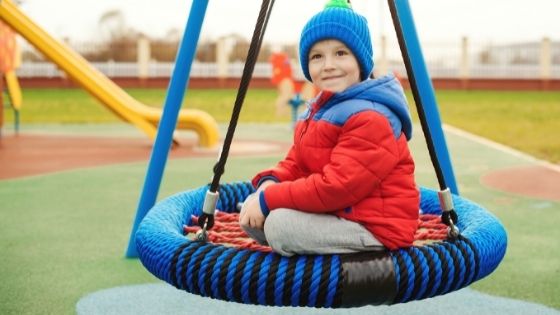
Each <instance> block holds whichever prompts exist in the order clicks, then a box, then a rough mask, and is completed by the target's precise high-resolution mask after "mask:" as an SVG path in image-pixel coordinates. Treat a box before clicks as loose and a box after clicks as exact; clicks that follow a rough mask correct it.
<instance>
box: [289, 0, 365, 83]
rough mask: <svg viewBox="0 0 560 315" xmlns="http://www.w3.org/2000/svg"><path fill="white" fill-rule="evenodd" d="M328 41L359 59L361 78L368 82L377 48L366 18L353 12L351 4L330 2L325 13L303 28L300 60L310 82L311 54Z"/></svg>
mask: <svg viewBox="0 0 560 315" xmlns="http://www.w3.org/2000/svg"><path fill="white" fill-rule="evenodd" d="M325 39H337V40H339V41H341V42H343V43H344V44H345V45H346V46H347V47H348V48H349V49H350V50H351V51H352V53H353V54H354V56H356V59H357V60H358V63H359V65H360V77H361V79H362V80H365V79H366V78H368V77H369V75H370V74H371V72H372V70H373V46H372V44H371V36H370V34H369V28H368V25H367V20H366V18H365V17H363V16H361V15H359V14H357V13H356V12H354V10H352V7H351V6H350V3H349V1H348V0H330V1H329V3H327V5H326V6H325V9H324V10H323V11H321V12H319V13H317V14H316V15H315V16H313V17H312V18H311V19H310V20H309V21H308V22H307V24H306V25H305V27H304V28H303V31H302V32H301V38H300V41H299V60H300V64H301V68H302V70H303V74H304V75H305V77H306V78H307V80H309V81H312V80H311V76H310V75H309V67H308V62H309V51H310V50H311V47H313V45H314V44H315V43H317V42H318V41H321V40H325Z"/></svg>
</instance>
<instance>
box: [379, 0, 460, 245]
mask: <svg viewBox="0 0 560 315" xmlns="http://www.w3.org/2000/svg"><path fill="white" fill-rule="evenodd" d="M388 3H389V9H390V11H391V15H392V17H393V23H394V26H395V31H396V33H397V38H398V41H399V46H400V48H401V53H402V57H403V61H404V64H405V67H406V72H407V73H408V75H409V77H410V80H409V82H410V87H411V89H412V95H413V97H414V102H415V104H416V108H417V111H418V117H419V119H420V124H421V126H422V131H423V132H424V138H425V139H426V145H427V147H428V152H429V154H430V160H431V161H432V165H433V167H434V171H435V173H436V176H437V179H438V183H439V187H440V191H439V192H438V197H439V202H440V205H441V209H442V215H441V221H442V222H443V223H445V224H446V225H447V226H448V227H449V233H448V234H449V236H450V237H452V238H457V237H458V236H459V229H458V228H457V226H456V224H457V223H458V220H459V218H458V216H457V213H456V212H455V210H454V206H453V199H452V196H451V191H450V190H449V187H448V186H447V183H446V182H445V177H444V175H443V170H442V167H441V163H440V161H439V158H438V156H437V154H436V149H435V144H434V141H433V136H432V133H431V131H430V126H429V124H428V120H427V118H426V112H425V110H424V105H423V102H422V98H421V97H420V93H419V90H418V85H417V84H416V80H415V73H414V69H413V67H412V61H411V59H410V55H409V54H408V49H407V47H406V42H405V38H404V32H403V29H402V27H401V25H400V24H399V23H398V20H399V19H398V16H397V15H398V13H397V8H396V3H395V0H388Z"/></svg>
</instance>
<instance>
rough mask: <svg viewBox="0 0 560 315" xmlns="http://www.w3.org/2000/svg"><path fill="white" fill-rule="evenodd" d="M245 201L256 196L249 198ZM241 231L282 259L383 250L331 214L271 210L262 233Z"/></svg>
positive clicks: (367, 235) (357, 227)
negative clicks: (286, 257)
mask: <svg viewBox="0 0 560 315" xmlns="http://www.w3.org/2000/svg"><path fill="white" fill-rule="evenodd" d="M249 198H256V196H253V195H251V196H249ZM241 211H243V210H241ZM241 227H242V228H243V230H244V231H245V232H246V233H247V234H248V235H249V236H250V237H251V238H253V239H254V240H256V241H257V242H258V243H260V244H262V245H268V246H270V247H272V249H273V250H274V251H275V252H277V253H278V254H280V255H283V256H292V255H294V254H300V255H302V254H303V255H304V254H316V255H322V254H347V253H356V252H361V251H375V250H384V249H385V247H384V246H383V245H382V244H381V243H380V242H379V241H378V240H377V239H376V238H375V237H374V236H373V235H372V234H371V233H370V232H369V231H368V230H367V229H366V228H365V227H364V226H362V225H361V224H359V223H356V222H352V221H348V220H345V219H342V218H339V217H337V216H334V215H331V214H316V213H308V212H303V211H298V210H293V209H274V210H273V211H270V214H269V215H268V217H267V218H266V221H265V222H264V230H261V229H256V228H251V227H249V226H241Z"/></svg>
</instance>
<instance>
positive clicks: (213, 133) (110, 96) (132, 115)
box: [0, 0, 219, 147]
mask: <svg viewBox="0 0 560 315" xmlns="http://www.w3.org/2000/svg"><path fill="white" fill-rule="evenodd" d="M0 20H2V21H4V22H5V23H6V24H7V25H9V26H10V27H11V28H13V29H14V30H15V31H16V32H18V33H19V34H20V35H21V36H22V37H24V38H25V39H26V40H27V41H28V42H29V43H31V44H32V45H33V46H35V48H37V50H39V51H40V52H42V53H43V54H44V55H45V56H46V57H47V58H48V59H50V60H51V61H52V62H54V63H55V64H56V65H57V66H58V67H59V68H60V69H62V70H63V71H65V72H66V73H67V74H68V76H69V77H70V78H72V79H73V80H74V81H75V82H76V83H78V84H79V85H80V86H82V87H83V88H84V89H85V90H86V91H88V92H89V93H90V94H91V95H92V96H94V97H95V98H97V99H98V100H99V101H100V102H101V103H102V104H103V105H105V106H106V107H107V108H108V109H109V110H111V111H112V112H113V113H114V114H115V115H117V116H118V117H119V118H121V119H122V120H124V121H126V122H130V123H132V124H134V125H135V126H136V127H137V128H139V129H140V130H142V131H143V132H144V133H146V134H147V135H148V136H149V137H150V138H152V139H153V138H155V136H156V130H157V127H158V124H160V119H161V116H162V110H160V109H158V108H153V107H149V106H146V105H144V104H142V103H140V102H139V101H137V100H136V99H134V98H133V97H131V96H130V95H129V94H128V93H126V92H125V91H124V90H123V89H121V88H120V87H119V86H118V85H116V84H115V83H114V82H113V81H111V80H110V79H109V78H107V77H106V76H105V75H104V74H102V73H101V72H99V71H98V70H97V69H95V68H94V67H93V66H92V65H91V64H90V63H88V62H87V60H85V59H84V58H83V57H82V56H80V55H79V54H78V53H76V52H74V51H73V50H72V49H70V48H69V47H68V46H66V45H65V44H63V43H62V42H60V41H57V40H56V39H54V38H53V37H52V36H51V35H49V34H48V33H47V32H45V31H44V30H43V29H42V28H41V27H39V26H38V25H37V24H35V23H34V22H33V21H32V20H31V19H30V18H29V17H28V16H26V15H25V14H24V13H23V12H22V11H20V10H19V9H18V8H17V7H16V6H15V5H14V3H13V2H12V1H11V0H2V1H0ZM189 62H192V60H190V61H189ZM183 67H188V70H189V71H190V64H189V65H188V66H187V65H183ZM183 69H185V68H183ZM187 76H188V74H187ZM184 87H185V85H183V86H182V87H178V88H179V89H184ZM181 101H182V98H181ZM177 115H178V119H175V122H176V125H177V128H179V129H187V130H193V131H194V132H196V133H197V135H198V137H199V145H201V146H203V147H213V146H215V145H216V144H217V143H218V137H219V131H218V126H217V123H216V121H215V120H214V118H213V117H212V116H210V115H209V114H208V113H206V112H203V111H200V110H195V109H185V110H182V111H180V112H179V113H178V114H177ZM173 127H175V124H173Z"/></svg>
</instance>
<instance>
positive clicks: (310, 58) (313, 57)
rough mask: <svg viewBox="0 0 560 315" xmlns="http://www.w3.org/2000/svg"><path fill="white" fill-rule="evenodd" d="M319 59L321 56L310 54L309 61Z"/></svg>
mask: <svg viewBox="0 0 560 315" xmlns="http://www.w3.org/2000/svg"><path fill="white" fill-rule="evenodd" d="M315 59H321V54H312V55H310V56H309V60H315Z"/></svg>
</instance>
